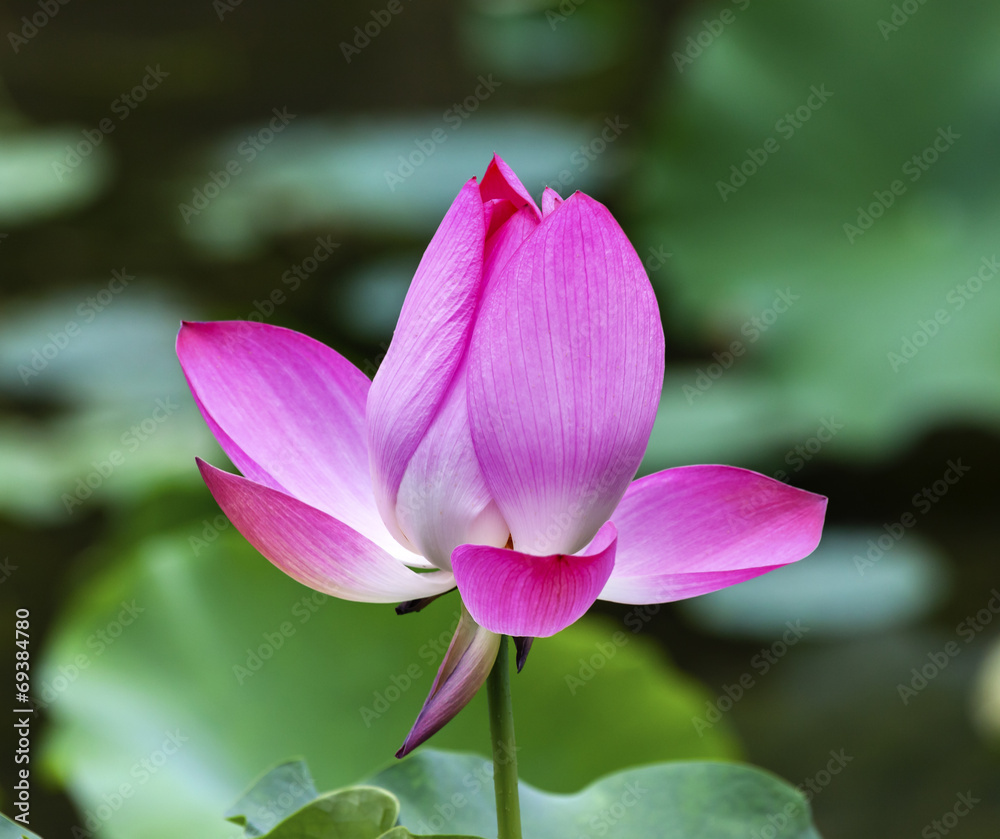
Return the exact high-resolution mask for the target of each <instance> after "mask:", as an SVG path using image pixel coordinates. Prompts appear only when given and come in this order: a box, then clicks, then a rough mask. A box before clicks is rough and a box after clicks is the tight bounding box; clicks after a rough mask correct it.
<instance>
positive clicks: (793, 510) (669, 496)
mask: <svg viewBox="0 0 1000 839" xmlns="http://www.w3.org/2000/svg"><path fill="white" fill-rule="evenodd" d="M825 513H826V498H824V497H823V496H822V495H815V494H813V493H811V492H806V491H805V490H801V489H795V488H794V487H790V486H788V485H787V484H783V483H781V482H780V481H776V480H774V479H772V478H768V477H765V476H764V475H760V474H758V473H757V472H751V471H750V470H748V469H738V468H736V467H733V466H682V467H679V468H676V469H666V470H664V471H663V472H657V473H656V474H655V475H648V476H647V477H645V478H640V479H639V480H638V481H635V482H634V483H633V484H632V486H630V487H629V489H628V492H626V493H625V497H624V498H623V499H622V502H621V504H619V505H618V509H617V510H615V512H614V515H613V516H612V517H611V518H612V521H613V522H614V523H615V524H616V525H617V526H618V534H619V535H618V553H617V558H616V561H615V569H614V572H613V573H612V575H611V579H610V580H608V584H607V585H606V586H605V587H604V591H602V592H601V599H602V600H612V601H614V602H616V603H666V602H669V601H671V600H681V599H683V598H686V597H694V596H695V595H698V594H704V593H706V592H709V591H716V590H717V589H720V588H725V587H726V586H730V585H734V584H736V583H741V582H743V581H745V580H749V579H751V578H753V577H757V576H760V575H761V574H765V573H767V572H768V571H771V570H773V569H775V568H779V567H780V566H782V565H787V564H788V563H790V562H796V561H797V560H799V559H802V558H803V557H805V556H808V555H809V554H810V553H812V552H813V550H815V548H816V545H818V544H819V540H820V536H821V533H822V529H823V517H824V515H825Z"/></svg>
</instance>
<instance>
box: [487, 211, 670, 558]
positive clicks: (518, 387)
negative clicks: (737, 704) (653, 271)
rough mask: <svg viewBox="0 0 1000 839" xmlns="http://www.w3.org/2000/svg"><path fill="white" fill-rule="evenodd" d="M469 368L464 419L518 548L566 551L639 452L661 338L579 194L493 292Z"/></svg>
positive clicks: (603, 222) (623, 256)
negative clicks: (467, 423)
mask: <svg viewBox="0 0 1000 839" xmlns="http://www.w3.org/2000/svg"><path fill="white" fill-rule="evenodd" d="M469 352H470V360H469V421H470V427H471V429H472V440H473V443H474V445H475V449H476V455H477V457H478V458H479V462H480V465H481V467H482V470H483V475H484V477H485V478H486V484H487V486H488V487H489V489H490V492H491V494H492V496H493V498H494V499H495V500H496V502H497V504H498V506H499V508H500V511H501V513H502V514H503V517H504V520H505V521H506V522H507V524H508V525H509V526H510V529H511V534H512V536H513V539H514V548H515V549H516V550H520V551H526V552H529V553H534V554H540V555H547V554H557V553H559V554H569V553H575V552H576V551H578V550H580V549H581V548H582V547H583V546H585V545H586V544H587V543H588V542H590V540H591V539H593V537H594V535H595V534H596V533H597V530H598V529H599V528H600V526H601V525H602V524H603V523H604V522H605V521H607V520H608V518H609V517H610V515H611V513H612V512H613V511H614V509H615V507H616V506H617V504H618V502H619V500H621V497H622V495H623V494H624V493H625V490H626V489H627V487H628V484H629V482H630V481H631V480H632V478H633V476H634V475H635V472H636V469H637V468H638V466H639V462H640V461H641V460H642V456H643V454H644V452H645V450H646V444H647V442H648V440H649V434H650V431H651V430H652V426H653V420H654V418H655V416H656V410H657V407H658V405H659V397H660V391H661V389H662V386H663V329H662V327H661V325H660V318H659V311H658V309H657V304H656V298H655V297H654V295H653V290H652V288H651V287H650V285H649V280H648V278H647V277H646V274H645V271H644V270H643V267H642V263H641V261H640V260H639V257H638V255H637V254H636V253H635V250H634V249H633V248H632V246H631V244H629V242H628V239H626V237H625V234H624V233H623V232H622V230H621V228H620V227H619V226H618V224H617V223H616V222H615V220H614V219H613V218H612V217H611V214H610V213H609V212H608V211H607V209H605V208H604V207H603V206H601V205H600V204H598V203H597V202H596V201H594V200H592V199H590V198H588V197H587V196H585V195H583V194H581V193H576V194H575V195H573V196H572V197H570V198H568V199H567V200H566V201H564V202H563V203H562V204H560V205H559V207H558V208H557V209H556V210H554V211H553V212H552V213H550V214H549V215H548V216H547V217H546V218H545V219H544V220H543V221H542V222H541V224H540V225H539V226H538V228H537V229H536V230H535V231H534V232H533V233H532V234H531V235H530V236H529V237H528V238H527V239H526V240H525V241H524V242H523V243H522V244H521V246H520V247H519V248H518V250H517V251H516V253H514V255H513V256H511V257H510V259H509V261H508V262H507V263H506V265H505V267H504V268H503V270H502V271H501V272H500V274H499V276H498V277H497V278H496V280H495V281H491V282H490V283H488V284H487V288H486V290H485V293H484V297H483V302H482V305H481V310H480V314H479V316H478V317H477V320H476V328H475V332H474V333H473V338H472V344H471V346H470V350H469Z"/></svg>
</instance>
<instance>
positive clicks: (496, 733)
mask: <svg viewBox="0 0 1000 839" xmlns="http://www.w3.org/2000/svg"><path fill="white" fill-rule="evenodd" d="M507 648H508V642H507V636H506V635H504V636H503V637H502V638H501V639H500V650H499V652H498V653H497V660H496V662H494V664H493V670H491V671H490V676H489V679H487V681H486V694H487V696H488V697H489V703H490V737H491V739H492V742H493V788H494V790H495V791H496V797H497V837H498V839H521V804H520V802H519V801H518V797H517V746H516V744H515V742H514V710H513V708H512V707H511V704H510V661H509V656H508V652H507Z"/></svg>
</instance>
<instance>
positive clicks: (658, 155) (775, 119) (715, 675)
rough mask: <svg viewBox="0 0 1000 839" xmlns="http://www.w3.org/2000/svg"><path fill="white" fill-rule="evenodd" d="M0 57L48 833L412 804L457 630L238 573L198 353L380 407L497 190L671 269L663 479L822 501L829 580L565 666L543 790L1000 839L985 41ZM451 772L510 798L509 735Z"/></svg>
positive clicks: (55, 15)
mask: <svg viewBox="0 0 1000 839" xmlns="http://www.w3.org/2000/svg"><path fill="white" fill-rule="evenodd" d="M0 23H2V31H3V32H4V33H5V41H6V44H5V45H4V46H3V47H0V79H2V81H0V264H2V277H3V285H2V291H0V294H2V310H0V359H2V365H0V475H2V481H0V534H2V544H3V547H2V550H0V558H2V560H3V566H2V570H0V579H2V583H0V601H2V606H3V609H2V613H3V615H4V616H5V619H9V620H10V621H11V622H13V620H14V612H15V609H18V608H28V609H30V611H31V633H32V636H31V651H32V656H33V658H32V663H33V669H32V671H31V672H32V675H33V677H34V681H33V684H34V688H35V699H36V703H37V705H36V707H37V712H36V713H37V719H36V722H35V726H34V729H33V732H32V738H33V740H32V750H33V751H32V764H31V766H32V769H33V775H32V780H33V798H32V804H33V806H32V812H31V815H32V820H31V826H32V828H33V829H35V830H36V831H37V832H38V833H40V834H41V835H43V836H47V837H55V836H63V835H71V833H70V831H71V829H72V828H73V826H80V827H81V828H82V829H83V830H85V831H92V832H93V833H94V835H98V836H101V837H115V838H116V839H117V837H134V836H143V837H153V838H154V839H158V837H168V836H169V837H175V836H178V835H191V836H194V835H197V836H200V837H216V836H218V837H229V836H234V835H236V834H238V832H239V831H238V830H237V829H236V828H235V827H234V826H232V825H228V826H227V825H226V824H225V823H224V822H222V821H221V818H220V816H221V813H222V812H223V811H224V810H225V809H226V808H227V807H228V806H229V805H230V804H231V803H232V802H233V800H235V798H236V797H237V796H238V794H239V793H240V791H241V790H242V789H243V788H244V787H245V786H246V785H248V784H249V783H250V782H251V781H252V780H253V778H254V777H255V776H256V775H257V774H259V773H260V772H261V771H263V770H264V769H265V768H267V766H269V765H270V764H272V763H275V762H277V761H279V760H282V759H284V758H287V757H289V756H291V755H303V756H305V757H307V758H308V759H309V761H310V763H311V764H312V765H313V766H314V770H315V774H316V776H317V782H318V783H319V785H320V786H321V787H324V786H325V787H328V788H332V787H334V786H337V785H343V784H348V783H351V782H353V781H355V780H358V779H360V778H362V777H365V776H368V775H370V774H371V773H372V772H373V771H375V770H376V769H377V768H378V767H380V766H382V765H384V764H385V763H386V762H387V761H389V760H390V759H391V754H392V751H394V749H395V748H396V747H397V746H398V744H399V743H400V742H401V741H402V738H403V737H404V735H405V733H406V730H407V729H408V727H409V725H410V723H411V721H412V719H413V716H414V715H415V713H416V710H417V709H418V708H419V706H420V704H421V702H422V700H423V697H424V696H425V694H426V691H427V689H428V688H429V686H430V682H431V679H432V678H433V673H434V671H435V670H436V667H437V664H438V662H439V661H440V655H441V652H443V647H442V644H443V643H444V642H443V641H442V640H441V639H442V638H444V639H445V641H446V640H447V637H448V629H449V627H450V626H451V625H452V624H453V621H454V611H455V607H454V603H453V602H452V601H449V600H442V601H441V602H439V603H436V604H434V608H432V609H428V610H427V611H426V612H424V613H421V614H419V615H411V616H407V617H406V618H396V616H395V615H393V614H392V612H391V610H390V609H388V608H387V607H375V606H359V605H356V604H347V603H343V602H339V601H332V600H328V599H326V598H322V597H319V596H318V595H317V596H315V597H313V594H312V592H310V591H309V590H307V589H305V588H303V587H301V586H298V585H297V584H295V583H293V582H292V581H290V580H288V579H286V578H284V577H283V576H282V575H281V574H280V573H278V572H277V571H275V570H274V569H272V568H271V567H270V566H269V565H268V564H267V563H266V562H265V561H264V560H262V559H261V558H260V557H259V556H257V555H256V554H255V553H254V552H253V551H252V550H251V549H249V548H248V547H246V545H245V544H244V543H243V541H242V539H241V538H240V537H239V535H238V534H235V533H234V532H233V530H232V528H231V527H228V526H226V524H225V520H224V519H221V518H219V517H218V510H217V508H216V507H215V506H214V504H213V502H212V500H211V498H210V497H209V495H208V492H207V491H206V490H205V489H204V487H203V485H202V484H201V482H200V480H199V478H198V476H197V473H196V470H195V468H194V456H195V455H200V456H203V457H206V458H207V459H209V460H211V461H213V462H215V463H219V464H224V463H225V459H224V457H223V456H222V454H221V452H219V450H218V449H217V447H216V445H215V444H214V442H213V440H212V439H211V436H210V435H209V433H208V432H207V430H206V429H205V427H204V425H203V423H202V421H201V419H200V418H199V416H198V414H197V411H196V410H195V408H194V406H193V404H192V402H191V400H190V397H189V396H188V394H187V391H186V388H185V386H184V382H183V379H182V376H181V374H180V370H179V369H178V366H177V364H176V361H175V358H174V354H173V339H174V335H175V334H176V329H177V326H178V321H179V320H180V319H181V318H186V319H193V320H198V319H245V318H248V317H253V318H254V319H262V320H264V321H266V322H268V323H273V324H278V325H282V326H287V327H291V328H294V329H298V330H301V331H304V332H306V333H308V334H310V335H313V336H315V337H317V338H319V339H321V340H324V341H326V342H327V343H329V344H330V345H331V346H333V347H335V348H336V349H337V350H339V351H340V352H341V353H343V354H345V355H346V356H348V357H349V358H351V359H352V360H353V361H354V362H355V363H357V364H358V365H360V366H361V367H362V369H365V370H366V371H367V372H369V373H372V372H373V371H374V370H375V369H376V368H377V364H378V361H379V359H380V357H381V354H382V353H383V352H384V349H385V347H386V346H387V343H388V341H389V340H390V337H391V333H392V328H393V325H394V323H395V319H396V315H397V313H398V310H399V306H400V305H401V302H402V298H403V295H404V293H405V291H406V287H407V284H408V282H409V279H410V277H411V276H412V272H413V270H414V268H415V266H416V264H417V261H418V260H419V257H420V254H421V251H422V248H423V246H424V244H425V243H426V242H427V240H428V238H429V236H430V235H431V233H432V232H433V230H434V227H435V225H436V223H437V221H438V220H439V219H440V217H441V216H442V215H443V213H444V211H445V209H446V208H447V206H448V204H449V202H450V201H451V198H452V197H453V196H454V194H455V193H456V192H457V191H458V189H459V187H460V186H461V184H462V183H463V182H464V181H465V180H467V179H468V178H469V177H470V176H472V175H481V174H482V172H483V171H484V169H485V167H486V164H487V162H488V160H489V157H490V155H491V153H492V152H493V151H497V152H499V153H500V154H501V155H502V156H503V157H504V158H505V159H506V160H507V161H508V162H509V163H510V164H511V165H512V166H513V167H514V169H515V171H517V172H518V174H519V175H520V177H521V179H522V180H523V182H524V183H525V185H526V186H527V187H528V189H529V190H530V191H531V192H532V193H533V194H534V195H535V196H536V197H538V196H539V195H540V193H541V190H542V188H543V187H544V186H545V185H546V184H548V185H552V186H554V187H555V188H556V189H557V190H558V191H560V192H561V193H562V194H563V195H567V194H569V193H570V192H571V191H572V190H575V189H582V190H585V191H587V192H588V193H590V194H592V195H594V196H595V197H597V198H598V199H599V200H601V201H603V202H605V203H606V204H607V205H608V206H609V207H610V208H611V209H612V211H613V212H614V213H615V215H616V217H617V218H618V219H619V221H620V222H621V224H622V226H623V227H624V229H625V230H626V232H627V233H628V234H629V236H630V237H631V238H632V241H633V243H634V244H635V246H636V249H637V250H638V252H639V254H640V256H642V257H643V259H644V261H645V262H646V265H647V268H648V270H649V273H650V279H651V280H652V282H653V285H654V287H655V289H656V292H657V294H658V297H659V300H660V306H661V311H662V314H663V319H664V324H665V327H666V332H667V374H666V381H665V384H664V391H663V403H662V406H661V412H660V415H659V419H658V422H657V426H656V429H655V431H654V435H653V439H652V440H651V443H650V447H649V452H648V456H647V459H646V462H645V463H644V464H643V471H652V470H655V469H660V468H664V467H667V466H672V465H680V464H686V463H698V462H723V463H731V464H734V465H739V466H745V467H749V468H753V469H757V470H759V471H762V472H765V473H766V474H769V475H774V476H776V477H778V478H780V479H781V480H785V481H788V482H789V483H792V484H794V485H796V486H801V487H803V488H807V489H809V490H812V491H816V492H821V493H824V494H826V495H828V496H829V497H830V508H829V517H828V527H827V530H826V533H825V537H824V541H823V543H822V545H821V546H820V549H819V550H818V551H817V553H816V554H815V555H814V556H813V557H811V558H810V559H809V560H807V561H805V562H803V563H800V564H799V565H797V566H793V567H789V568H786V569H783V570H781V571H779V572H776V573H774V574H771V575H769V576H767V577H764V578H761V579H760V580H757V581H754V582H752V583H749V584H745V585H743V586H740V587H737V588H735V589H732V590H728V591H724V592H720V593H718V594H716V595H712V596H708V597H705V598H700V599H699V600H697V601H692V602H690V603H684V604H676V605H670V606H666V607H662V608H653V609H650V610H648V611H643V610H636V609H630V608H627V607H621V608H616V607H613V606H611V605H608V604H603V605H601V606H600V607H599V608H597V609H595V610H593V612H592V614H591V615H589V616H588V617H587V618H586V619H584V620H583V621H581V622H580V623H579V624H577V625H575V626H574V627H573V628H571V629H570V630H567V631H566V632H564V633H562V634H561V635H560V636H557V637H556V638H554V639H551V640H546V641H544V642H539V643H537V644H536V645H535V650H534V651H533V652H532V655H531V658H530V659H529V662H528V667H527V668H526V671H525V672H524V673H523V674H522V675H521V676H519V677H518V679H517V680H516V681H515V692H516V695H515V702H516V703H517V706H518V710H517V713H518V725H519V733H520V734H521V744H522V745H523V747H524V750H523V752H522V757H521V760H522V774H523V776H524V777H525V778H526V779H527V780H528V781H530V782H532V783H534V784H536V785H538V786H541V787H544V788H547V789H552V790H559V791H569V790H573V789H577V788H579V787H581V786H583V785H585V784H586V783H588V782H589V781H591V780H594V779H596V778H597V777H598V776H600V775H601V774H604V773H607V772H610V771H613V770H615V769H618V768H621V767H623V766H626V765H629V764H633V763H638V762H644V761H654V760H663V759H671V758H703V757H710V758H722V759H745V760H749V761H751V762H753V763H756V764H758V765H760V766H763V767H765V768H767V769H770V770H772V771H774V772H776V773H778V774H779V775H781V776H783V777H784V778H786V779H788V780H789V781H791V782H792V783H794V784H803V785H804V787H805V788H806V789H808V790H810V792H811V794H812V795H813V802H812V803H813V807H814V810H815V813H816V819H817V824H818V826H819V829H820V832H821V833H822V834H823V835H824V836H825V837H827V839H837V837H852V839H868V837H871V839H895V837H909V836H915V835H918V834H921V832H922V831H924V830H925V829H928V830H935V829H937V828H934V827H933V823H934V821H935V820H938V821H939V822H941V823H942V824H943V825H944V827H945V828H946V829H947V830H949V831H950V830H951V829H953V830H954V834H955V835H956V836H958V835H961V836H963V837H969V839H972V837H992V836H995V835H996V824H997V823H998V818H1000V784H998V779H1000V774H998V768H1000V767H998V755H997V742H998V739H1000V641H998V639H1000V635H998V632H997V624H998V618H1000V573H998V562H997V560H998V556H1000V539H998V535H997V527H996V523H995V522H996V508H997V501H998V495H997V492H996V490H995V488H994V480H993V476H994V474H995V473H996V471H997V468H998V466H1000V444H998V430H1000V329H998V325H1000V280H998V279H996V277H995V274H996V270H997V265H998V263H997V256H998V254H1000V247H998V241H997V231H998V229H1000V189H998V188H1000V168H998V166H997V148H998V141H1000V52H998V51H997V49H996V44H997V43H998V42H1000V11H998V10H997V8H996V6H995V4H991V3H986V2H973V3H964V4H959V5H956V4H950V5H949V4H946V3H945V2H944V0H923V2H918V0H906V2H903V3H896V4H890V3H882V2H878V3H868V2H862V0H841V2H838V3H835V4H832V3H819V2H806V3H803V2H794V3H793V2H788V1H787V0H786V1H784V2H766V3H765V2H763V0H738V2H731V3H708V4H696V3H669V2H660V3H658V2H652V0H648V2H641V1H640V0H629V2H610V0H579V2H572V0H564V2H562V3H561V4H559V3H555V2H546V1H545V0H505V1H504V0H497V2H488V1H487V0H479V2H474V1H473V0H465V2H456V3H444V2H433V0H413V1H412V2H411V0H398V2H396V1H395V0H394V2H391V3H390V2H388V0H387V2H385V3H382V2H378V3H375V4H374V5H369V4H368V3H359V2H353V0H351V2H338V3H316V2H285V3H281V4H278V3H271V4H265V3H261V2H251V0H245V2H238V0H236V2H234V1H233V0H216V2H214V3H213V2H210V0H200V2H197V3H189V2H176V3H171V4H163V5H153V4H134V5H122V4H115V3H107V2H100V0H71V2H67V3H66V4H65V5H59V4H58V3H57V2H54V0H53V2H50V3H48V4H47V3H44V2H43V3H20V2H16V3H10V4H7V6H6V7H5V9H4V10H3V12H2V13H0ZM789 625H791V626H792V627H797V630H796V631H792V630H790V629H789ZM442 633H444V634H443V635H442ZM623 639H624V640H623ZM8 647H9V644H8V645H7V647H5V649H7V648H8ZM9 649H10V652H9V653H7V652H5V656H8V657H7V658H6V660H7V661H9V662H13V648H12V647H10V648H9ZM265 656H266V657H265ZM942 662H946V663H947V666H945V667H941V663H942ZM914 668H915V669H916V673H914ZM921 671H923V672H921ZM5 672H10V673H12V664H11V665H10V666H8V665H5ZM366 709H367V710H368V713H366ZM373 714H374V715H375V716H374V717H373ZM10 734H11V732H10V730H9V729H5V735H4V736H5V738H9V736H10ZM435 745H437V746H439V747H448V748H456V749H469V750H473V751H480V752H485V750H486V745H487V744H486V733H485V720H484V710H483V708H482V707H481V703H479V702H478V700H477V703H474V704H473V705H472V706H470V708H468V709H467V710H466V711H465V712H463V713H462V714H461V715H460V716H459V717H458V718H457V719H456V720H455V721H454V722H453V723H452V724H451V725H450V726H449V727H448V728H447V729H446V730H445V731H444V732H442V734H441V735H440V736H439V737H437V738H435ZM12 751H13V743H12V741H11V746H10V748H8V747H7V745H6V740H5V744H4V751H3V755H4V757H3V759H2V762H0V770H2V778H3V798H2V801H0V809H3V810H4V812H7V813H12V812H13V809H12V805H11V797H10V791H11V787H12V784H13V777H14V769H15V766H14V764H13V759H12ZM831 752H832V753H834V755H837V756H839V758H834V757H831ZM833 769H836V772H833V771H832V770H833ZM123 785H125V786H127V788H128V794H127V795H126V794H125V792H124V791H123V790H122V787H123ZM959 793H963V794H964V793H971V794H972V796H973V797H975V798H977V799H980V803H978V804H976V805H975V806H974V807H973V808H972V810H971V812H970V813H969V814H968V815H965V816H962V817H961V818H959V817H958V816H956V815H953V814H954V813H955V806H956V804H957V803H958V798H957V796H958V794H959ZM960 812H964V809H961V810H960ZM77 835H80V834H79V833H78V834H77ZM923 835H928V834H927V833H924V834H923ZM941 835H944V834H941Z"/></svg>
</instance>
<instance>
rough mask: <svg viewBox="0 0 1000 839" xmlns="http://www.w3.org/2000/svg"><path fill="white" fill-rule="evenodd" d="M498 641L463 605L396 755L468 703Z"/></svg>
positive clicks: (408, 749)
mask: <svg viewBox="0 0 1000 839" xmlns="http://www.w3.org/2000/svg"><path fill="white" fill-rule="evenodd" d="M500 641H501V638H500V636H499V635H495V634H494V633H492V632H489V631H488V630H486V629H483V627H481V626H479V625H477V624H476V622H475V621H474V620H473V619H472V618H471V617H470V615H469V613H468V611H466V609H465V607H463V608H462V617H461V620H460V621H459V624H458V628H457V629H456V630H455V636H454V637H453V638H452V639H451V645H450V646H449V647H448V652H446V653H445V656H444V660H443V661H442V662H441V667H440V668H439V669H438V674H437V676H436V677H435V679H434V684H432V685H431V690H430V693H429V694H428V696H427V700H426V701H425V702H424V707H423V708H422V709H421V710H420V714H419V715H418V716H417V721H416V722H415V723H414V724H413V728H412V729H411V731H410V733H409V735H408V736H407V738H406V741H405V742H404V743H403V745H402V746H401V747H400V749H399V751H398V752H396V757H405V756H406V755H408V754H409V753H410V752H412V751H413V750H414V749H415V748H416V747H417V746H419V745H420V744H421V743H423V742H424V740H426V739H427V738H428V737H430V736H431V735H432V734H434V733H435V732H437V731H439V730H440V729H441V727H442V726H443V725H444V724H445V723H446V722H448V721H449V720H450V719H451V718H452V717H454V716H455V714H457V713H458V712H459V711H461V710H462V708H464V707H465V706H466V705H467V704H468V703H469V700H470V699H472V697H473V696H475V695H476V692H477V691H478V690H479V688H480V687H482V685H483V682H485V681H486V677H487V676H489V675H490V669H491V668H492V667H493V662H494V661H495V660H496V657H497V651H498V650H499V649H500Z"/></svg>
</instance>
